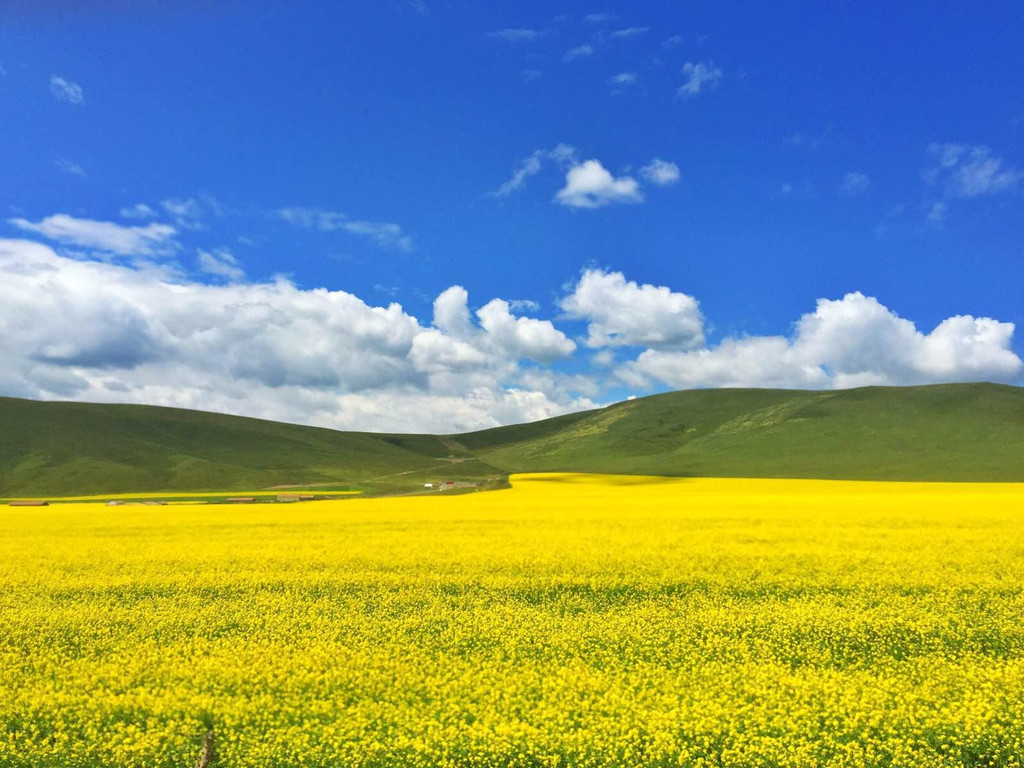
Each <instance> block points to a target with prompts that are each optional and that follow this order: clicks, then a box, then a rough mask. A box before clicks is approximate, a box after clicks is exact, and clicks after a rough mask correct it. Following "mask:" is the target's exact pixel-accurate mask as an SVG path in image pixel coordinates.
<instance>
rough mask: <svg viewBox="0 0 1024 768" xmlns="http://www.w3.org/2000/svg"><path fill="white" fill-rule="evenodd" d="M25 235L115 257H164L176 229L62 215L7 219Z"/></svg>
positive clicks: (164, 225) (158, 225)
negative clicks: (128, 224)
mask: <svg viewBox="0 0 1024 768" xmlns="http://www.w3.org/2000/svg"><path fill="white" fill-rule="evenodd" d="M7 222H8V223H9V224H13V225H14V226H15V227H17V228H18V229H20V230H22V231H24V232H32V233H35V234H37V235H41V236H42V237H44V238H46V239H47V240H52V241H54V242H57V243H60V244H61V245H71V246H76V247H79V248H85V249H88V250H94V251H100V252H105V253H111V254H115V255H117V256H159V255H166V254H167V253H169V252H170V251H173V250H174V248H175V247H176V243H175V242H174V238H175V236H176V235H177V230H175V228H174V227H172V226H170V225H168V224H157V223H155V222H154V223H152V224H147V225H146V226H137V227H131V226H128V227H126V226H122V225H121V224H116V223H114V222H111V221H96V220H94V219H78V218H75V217H74V216H69V215H67V214H65V213H55V214H53V215H52V216H47V217H46V218H45V219H42V220H41V221H36V222H33V221H28V220H27V219H22V218H14V219H8V220H7Z"/></svg>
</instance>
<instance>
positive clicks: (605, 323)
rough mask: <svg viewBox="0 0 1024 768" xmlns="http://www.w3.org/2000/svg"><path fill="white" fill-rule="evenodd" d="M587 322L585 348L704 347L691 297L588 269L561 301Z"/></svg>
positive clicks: (571, 313)
mask: <svg viewBox="0 0 1024 768" xmlns="http://www.w3.org/2000/svg"><path fill="white" fill-rule="evenodd" d="M559 304H560V306H561V308H562V310H563V311H565V313H566V314H567V315H568V316H569V317H572V318H577V319H581V320H586V321H587V346H588V347H592V348H600V347H621V346H642V347H649V348H652V349H693V348H695V347H699V346H701V345H703V343H704V318H703V316H702V315H701V312H700V305H699V303H698V302H697V300H696V299H695V298H693V297H692V296H688V295H687V294H685V293H677V292H674V291H672V290H670V289H669V288H667V287H665V286H654V285H647V284H644V285H638V284H637V283H635V282H633V281H632V280H626V278H625V276H624V275H623V274H622V273H621V272H604V271H602V270H599V269H588V270H586V271H585V272H584V273H583V275H582V277H580V279H579V282H577V283H576V285H575V286H574V287H573V291H572V293H570V294H569V295H567V296H565V297H563V298H562V300H561V301H560V302H559Z"/></svg>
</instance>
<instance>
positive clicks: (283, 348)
mask: <svg viewBox="0 0 1024 768" xmlns="http://www.w3.org/2000/svg"><path fill="white" fill-rule="evenodd" d="M204 254H205V256H204ZM199 261H200V267H201V268H203V269H206V270H207V271H208V272H212V273H214V274H216V275H218V276H220V277H224V278H226V279H227V280H228V282H226V283H224V284H216V285H210V284H205V283H200V282H195V281H191V280H188V279H185V278H183V277H182V276H181V273H180V272H178V271H175V270H172V269H170V268H168V267H163V266H160V265H159V264H154V263H152V262H149V263H143V264H135V265H132V264H124V263H120V262H117V261H110V260H93V259H85V258H71V257H69V256H66V255H62V254H59V253H57V252H55V251H54V250H53V249H52V248H50V247H49V246H46V245H42V244H39V243H34V242H29V241H24V240H0V272H2V273H3V274H4V276H5V280H4V281H3V282H2V283H0V338H2V339H3V340H4V343H3V344H2V345H0V392H3V393H4V394H10V395H16V396H25V397H33V398H43V399H53V398H60V399H80V400H89V401H96V402H110V401H116V402H126V401H127V402H140V403H152V404H157V405H172V406H180V407H186V408H201V409H206V410H214V411H223V412H228V413H239V414H247V415H253V416H260V417H265V418H273V419H283V420H288V421H296V422H307V423H315V424H322V425H325V426H334V427H346V428H355V429H375V430H408V431H420V430H437V431H447V430H452V431H457V430H465V429H472V428H481V427H488V426H494V425H497V424H500V423H508V422H514V421H522V420H528V419H535V418H542V417H546V416H553V415H556V414H559V413H564V412H566V411H567V410H572V409H577V408H581V407H587V406H590V405H592V403H591V402H590V401H589V400H588V399H586V398H581V397H579V396H578V394H575V393H572V392H570V391H569V389H567V388H566V387H565V386H564V382H562V383H561V384H560V385H559V386H557V387H556V386H554V385H553V386H552V389H551V391H550V392H548V391H543V390H539V389H536V388H533V387H531V386H530V380H529V379H528V378H527V377H526V374H528V373H529V371H530V364H529V363H526V362H525V361H526V360H528V359H533V360H537V361H542V362H550V361H553V360H555V359H558V358H560V357H565V356H567V355H570V354H572V352H573V350H574V348H575V345H574V343H573V342H572V341H571V340H570V339H568V338H567V337H566V336H565V335H564V334H563V333H562V332H561V331H559V330H557V329H556V328H555V327H554V325H553V324H552V323H551V322H550V321H547V320H539V319H534V318H528V317H520V316H517V315H516V314H515V313H514V312H513V311H512V309H511V307H510V305H509V304H508V303H507V302H504V301H501V300H494V301H491V302H489V303H487V304H485V305H484V306H483V307H482V308H480V309H479V310H477V312H476V314H475V317H476V319H477V321H478V322H474V321H473V319H472V316H471V314H470V312H469V308H468V304H467V299H468V296H467V294H466V292H465V291H464V290H463V289H461V288H458V287H454V288H452V289H449V290H448V291H446V292H445V293H443V294H442V295H441V296H440V297H438V301H437V304H436V306H435V322H434V324H433V325H432V326H431V325H424V324H421V323H420V321H419V320H417V318H415V317H413V316H412V315H410V314H408V313H407V312H405V311H404V310H403V309H402V307H401V306H400V305H398V304H394V303H393V304H390V305H389V306H386V307H381V306H371V305H369V304H367V303H365V302H363V301H362V300H361V299H359V298H358V297H356V296H354V295H352V294H350V293H346V292H344V291H328V290H325V289H313V290H303V289H300V288H298V287H296V286H295V285H293V284H292V283H290V282H289V281H287V280H284V279H279V280H277V281H275V282H270V283H243V282H239V280H240V279H241V277H242V274H241V272H240V267H238V266H237V263H236V262H235V261H234V259H233V257H232V256H231V254H230V253H229V252H228V251H226V250H219V251H209V252H201V253H200V257H199ZM236 270H238V271H236Z"/></svg>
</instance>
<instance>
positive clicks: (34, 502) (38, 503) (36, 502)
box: [8, 499, 50, 507]
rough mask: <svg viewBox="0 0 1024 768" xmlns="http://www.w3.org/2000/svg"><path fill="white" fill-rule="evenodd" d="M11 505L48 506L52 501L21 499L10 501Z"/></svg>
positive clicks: (9, 504)
mask: <svg viewBox="0 0 1024 768" xmlns="http://www.w3.org/2000/svg"><path fill="white" fill-rule="evenodd" d="M8 506H10V507H48V506H50V502H48V501H42V500H41V499H21V500H16V501H10V502H8Z"/></svg>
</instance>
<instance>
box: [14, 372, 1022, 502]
mask: <svg viewBox="0 0 1024 768" xmlns="http://www.w3.org/2000/svg"><path fill="white" fill-rule="evenodd" d="M522 471H576V472H617V473H635V474H657V475H678V476H720V477H727V476H735V477H819V478H851V479H885V480H984V481H995V480H1014V481H1024V389H1021V388H1019V387H1009V386H1001V385H995V384H949V385H938V386H928V387H867V388H863V389H852V390H841V391H830V392H806V391H794V390H764V389H748V390H695V391H686V392H672V393H668V394H663V395H655V396H652V397H646V398H641V399H637V400H631V401H627V402H624V403H618V404H616V405H612V406H610V407H608V408H604V409H600V410H596V411H589V412H585V413H577V414H570V415H568V416H560V417H558V418H555V419H548V420H545V421H540V422H535V423H532V424H521V425H515V426H509V427H499V428H496V429H489V430H484V431H480V432H472V433H468V434H463V435H451V436H433V435H388V434H373V433H360V432H339V431H335V430H329V429H321V428H316V427H304V426H297V425H292V424H279V423H276V422H270V421H262V420H259V419H247V418H241V417H237V416H224V415H219V414H211V413H203V412H198V411H186V410H180V409H173V408H158V407H150V406H134V405H96V404H87V403H48V402H47V403H43V402H34V401H30V400H18V399H13V398H0V497H11V496H16V495H70V494H88V493H114V492H136V491H138V492H141V491H190V490H233V489H234V490H258V489H263V488H271V487H275V486H286V485H304V486H310V487H311V486H320V487H329V486H332V487H340V486H351V487H357V488H360V489H365V490H376V491H382V490H412V489H414V488H415V487H417V486H419V485H421V484H422V482H423V480H425V479H436V478H442V477H443V478H446V479H481V478H493V477H497V476H501V475H504V474H507V473H509V472H522Z"/></svg>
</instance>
